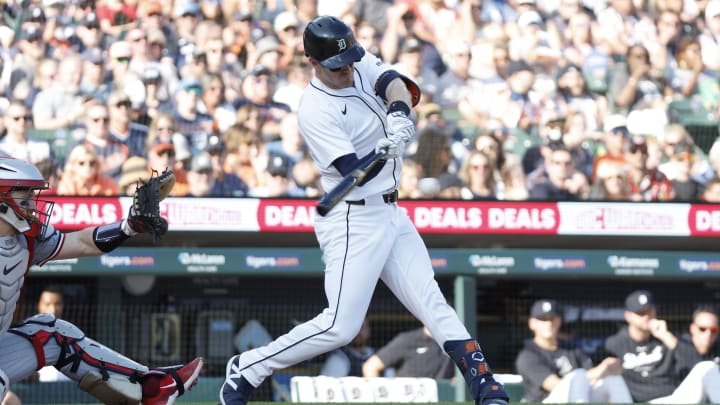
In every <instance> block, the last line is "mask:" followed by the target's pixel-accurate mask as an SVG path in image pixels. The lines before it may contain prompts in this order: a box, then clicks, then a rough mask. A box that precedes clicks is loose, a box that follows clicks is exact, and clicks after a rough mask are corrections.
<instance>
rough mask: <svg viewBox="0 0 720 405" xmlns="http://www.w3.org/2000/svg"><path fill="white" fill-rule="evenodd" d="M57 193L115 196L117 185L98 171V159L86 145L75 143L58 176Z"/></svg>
mask: <svg viewBox="0 0 720 405" xmlns="http://www.w3.org/2000/svg"><path fill="white" fill-rule="evenodd" d="M57 193H58V195H73V196H116V195H118V185H117V183H116V182H115V180H113V179H112V178H111V177H108V176H106V175H104V174H102V172H101V171H100V160H99V158H98V155H97V154H96V153H95V151H94V150H93V149H92V148H91V147H90V146H87V145H82V144H81V145H77V146H75V147H74V148H73V149H72V150H71V151H70V153H69V154H68V158H67V163H66V164H65V168H64V169H63V173H62V175H61V176H60V182H59V183H58V189H57Z"/></svg>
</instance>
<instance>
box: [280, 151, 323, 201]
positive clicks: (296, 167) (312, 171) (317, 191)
mask: <svg viewBox="0 0 720 405" xmlns="http://www.w3.org/2000/svg"><path fill="white" fill-rule="evenodd" d="M291 172H292V173H291V174H292V180H293V184H292V185H291V186H290V190H288V196H290V197H301V198H320V196H322V194H323V192H322V186H321V184H320V170H319V169H318V168H317V165H315V162H313V160H312V158H311V157H310V155H309V154H305V155H304V156H303V158H302V159H300V160H299V161H297V162H295V164H293V165H292V169H291Z"/></svg>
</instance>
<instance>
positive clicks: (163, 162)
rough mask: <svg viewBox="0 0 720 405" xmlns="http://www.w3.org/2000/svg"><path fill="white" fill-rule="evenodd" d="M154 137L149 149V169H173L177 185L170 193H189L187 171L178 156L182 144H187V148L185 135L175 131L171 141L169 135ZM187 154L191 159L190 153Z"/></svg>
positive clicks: (177, 195) (181, 194)
mask: <svg viewBox="0 0 720 405" xmlns="http://www.w3.org/2000/svg"><path fill="white" fill-rule="evenodd" d="M154 139H155V140H154V141H153V143H152V144H149V145H148V149H147V160H148V166H149V170H156V171H158V172H162V171H163V170H165V169H172V170H173V172H174V173H175V185H174V186H173V189H172V191H170V195H172V196H176V197H179V196H184V195H187V193H188V192H189V191H188V190H189V187H190V186H189V180H188V176H187V171H186V170H185V167H184V165H183V164H182V163H180V161H179V159H178V158H177V156H178V154H179V151H180V150H181V148H182V147H183V146H181V145H185V146H184V147H185V148H186V149H187V144H186V143H185V142H186V141H185V137H183V136H182V135H180V134H177V133H175V134H173V135H172V137H171V139H170V140H169V141H168V140H167V137H156V138H154ZM187 155H188V159H189V158H190V153H188V154H187Z"/></svg>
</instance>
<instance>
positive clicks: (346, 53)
mask: <svg viewBox="0 0 720 405" xmlns="http://www.w3.org/2000/svg"><path fill="white" fill-rule="evenodd" d="M303 44H304V46H305V54H306V55H307V56H309V57H311V58H313V59H315V60H317V61H318V62H320V64H321V65H323V66H324V67H326V68H328V69H337V68H341V67H343V66H345V65H349V64H351V63H354V62H359V61H360V59H362V57H363V55H365V50H364V49H363V48H362V46H360V44H358V43H357V41H356V40H355V35H353V32H352V30H351V29H350V27H348V26H347V24H345V23H344V22H342V21H340V20H339V19H337V18H335V17H331V16H320V17H317V18H315V19H314V20H312V21H311V22H310V23H309V24H308V25H307V27H306V28H305V32H303Z"/></svg>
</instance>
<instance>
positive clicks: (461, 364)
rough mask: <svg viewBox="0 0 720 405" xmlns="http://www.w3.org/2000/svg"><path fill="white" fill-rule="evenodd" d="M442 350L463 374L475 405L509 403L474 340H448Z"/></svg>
mask: <svg viewBox="0 0 720 405" xmlns="http://www.w3.org/2000/svg"><path fill="white" fill-rule="evenodd" d="M443 348H444V349H445V351H446V352H447V354H448V355H450V358H452V359H453V361H455V364H457V366H458V368H459V369H460V371H461V372H462V373H463V377H465V382H467V385H468V386H469V387H470V392H471V393H472V395H473V399H474V400H475V403H476V404H477V405H491V404H495V405H502V404H507V403H508V401H510V398H509V397H508V395H507V394H506V393H505V391H504V390H503V386H502V384H501V383H499V382H497V381H495V379H494V378H493V376H492V371H491V370H490V366H488V364H487V362H486V361H485V356H484V355H483V353H482V351H481V350H480V345H479V344H478V343H477V342H476V341H475V340H473V339H469V340H448V341H447V342H445V344H443Z"/></svg>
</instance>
